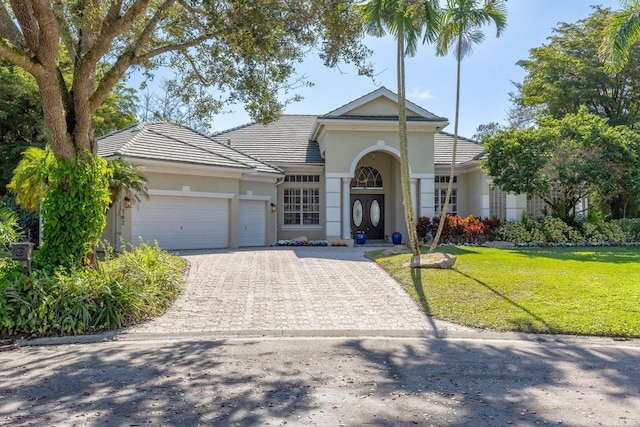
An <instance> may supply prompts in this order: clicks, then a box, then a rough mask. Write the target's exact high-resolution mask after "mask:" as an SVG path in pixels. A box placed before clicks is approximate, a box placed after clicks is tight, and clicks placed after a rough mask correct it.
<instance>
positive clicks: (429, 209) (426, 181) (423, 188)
mask: <svg viewBox="0 0 640 427" xmlns="http://www.w3.org/2000/svg"><path fill="white" fill-rule="evenodd" d="M434 197H435V183H434V177H433V175H431V176H430V177H427V178H421V179H420V216H427V217H429V218H433V215H434V213H435V211H436V206H435V202H434Z"/></svg>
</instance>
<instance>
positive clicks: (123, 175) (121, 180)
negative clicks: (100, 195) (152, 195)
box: [109, 158, 149, 207]
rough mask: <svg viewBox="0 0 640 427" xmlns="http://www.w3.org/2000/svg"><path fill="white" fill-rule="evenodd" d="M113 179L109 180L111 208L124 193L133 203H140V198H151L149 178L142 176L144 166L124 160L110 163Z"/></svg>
mask: <svg viewBox="0 0 640 427" xmlns="http://www.w3.org/2000/svg"><path fill="white" fill-rule="evenodd" d="M109 169H111V177H110V178H109V193H110V197H111V203H110V204H109V207H111V206H113V204H114V203H115V202H116V201H117V200H118V198H119V197H120V196H121V195H122V194H123V193H124V194H125V196H126V197H128V198H129V199H131V200H132V201H135V202H139V201H140V196H144V197H146V198H148V197H149V193H148V191H147V178H146V177H145V176H144V175H143V174H142V166H140V165H134V164H131V163H128V162H126V161H125V160H123V159H122V158H118V159H115V160H111V161H110V162H109Z"/></svg>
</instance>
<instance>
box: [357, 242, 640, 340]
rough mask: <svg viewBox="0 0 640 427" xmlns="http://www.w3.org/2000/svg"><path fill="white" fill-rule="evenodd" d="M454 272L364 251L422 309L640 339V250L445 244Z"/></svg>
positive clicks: (482, 322) (525, 327)
mask: <svg viewBox="0 0 640 427" xmlns="http://www.w3.org/2000/svg"><path fill="white" fill-rule="evenodd" d="M443 251H444V252H447V253H450V254H452V255H455V256H456V257H457V258H458V260H457V262H456V264H455V266H454V268H453V269H452V270H434V269H409V268H408V267H404V266H403V264H406V263H407V262H408V260H409V258H410V256H409V255H406V254H404V255H394V256H382V255H381V253H382V251H373V252H370V253H369V254H368V256H369V257H371V258H372V259H374V260H375V261H376V262H377V263H378V264H380V265H381V266H382V267H383V268H384V269H385V270H387V271H388V272H389V273H390V274H391V275H392V276H393V277H395V278H396V280H398V281H399V282H400V283H401V284H402V285H403V287H404V288H405V289H406V291H407V292H408V293H409V294H410V295H411V296H412V297H413V298H415V299H416V300H417V301H418V302H419V303H420V304H421V305H422V307H423V309H424V311H425V313H427V314H428V315H431V316H434V317H436V318H439V319H443V320H448V321H451V322H455V323H458V324H462V325H468V326H473V327H478V328H485V329H492V330H497V331H518V332H534V333H553V334H575V335H597V336H612V337H640V248H639V247H606V248H604V247H600V248H576V247H574V248H560V247H556V248H524V249H514V250H505V249H493V248H484V247H446V248H444V249H443Z"/></svg>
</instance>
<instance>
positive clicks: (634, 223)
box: [612, 218, 640, 242]
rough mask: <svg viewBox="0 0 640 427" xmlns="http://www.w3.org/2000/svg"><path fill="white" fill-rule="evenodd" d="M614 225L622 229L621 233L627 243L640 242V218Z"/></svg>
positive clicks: (617, 222) (618, 221) (622, 220)
mask: <svg viewBox="0 0 640 427" xmlns="http://www.w3.org/2000/svg"><path fill="white" fill-rule="evenodd" d="M612 223H614V224H617V225H618V227H620V231H621V232H622V234H623V236H624V240H625V241H627V242H640V218H624V219H619V220H616V221H612Z"/></svg>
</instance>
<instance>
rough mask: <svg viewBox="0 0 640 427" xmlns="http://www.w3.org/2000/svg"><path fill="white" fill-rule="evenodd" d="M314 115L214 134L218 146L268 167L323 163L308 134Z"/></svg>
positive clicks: (250, 125) (291, 116) (252, 124)
mask: <svg viewBox="0 0 640 427" xmlns="http://www.w3.org/2000/svg"><path fill="white" fill-rule="evenodd" d="M317 117H318V116H309V115H283V116H282V117H281V118H280V120H277V121H276V122H274V123H271V124H268V125H266V126H265V125H261V124H258V123H251V124H248V125H245V126H241V127H238V128H234V129H230V130H228V131H224V132H220V133H218V134H216V135H214V137H213V138H214V139H216V140H217V141H219V142H221V143H225V144H226V143H227V142H228V141H230V142H231V144H230V145H231V147H234V148H236V149H238V150H240V151H242V152H244V153H247V154H249V155H251V156H252V157H255V158H258V159H260V160H262V161H263V162H267V163H270V164H276V165H280V164H286V163H312V164H313V163H324V159H323V158H322V156H321V155H320V148H319V147H318V143H316V142H314V141H309V133H310V131H311V129H312V128H313V125H314V123H315V122H316V119H317Z"/></svg>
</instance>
